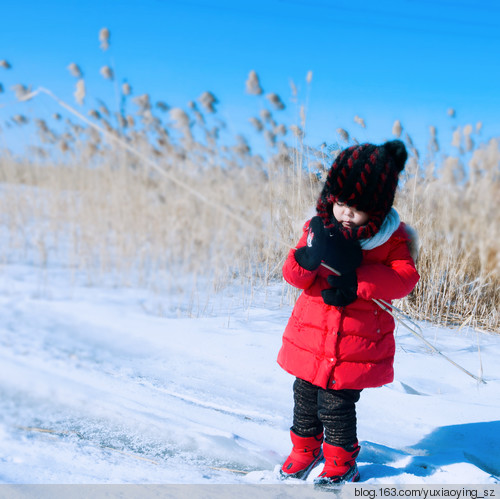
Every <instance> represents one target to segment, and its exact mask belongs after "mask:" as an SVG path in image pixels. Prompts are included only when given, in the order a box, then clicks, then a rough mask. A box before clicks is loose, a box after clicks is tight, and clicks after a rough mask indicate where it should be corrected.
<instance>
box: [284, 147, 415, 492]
mask: <svg viewBox="0 0 500 499" xmlns="http://www.w3.org/2000/svg"><path fill="white" fill-rule="evenodd" d="M407 157H408V155H407V152H406V149H405V146H404V144H403V143H402V142H401V141H399V140H394V141H390V142H386V143H385V144H383V145H380V146H375V145H372V144H362V145H359V146H353V147H350V148H348V149H346V150H344V151H343V152H342V153H341V154H340V155H339V156H338V157H337V159H336V160H335V161H334V162H333V165H332V167H331V169H330V171H329V173H328V177H327V180H326V182H325V185H324V187H323V190H322V192H321V195H320V197H319V200H318V203H317V206H316V211H317V216H315V217H313V218H312V219H311V220H310V221H309V222H308V223H306V225H305V227H304V233H303V235H302V238H301V239H300V241H299V243H298V244H297V247H296V248H295V249H293V250H291V251H290V253H289V255H288V258H287V260H286V261H285V264H284V266H283V276H284V278H285V279H286V281H287V282H288V283H290V284H291V285H293V286H295V287H297V288H299V289H302V290H303V292H302V293H301V295H300V296H299V298H298V300H297V303H296V304H295V307H294V309H293V312H292V315H291V317H290V320H289V321H288V325H287V327H286V329H285V332H284V334H283V345H282V347H281V349H280V352H279V354H278V363H279V364H280V366H281V367H282V368H283V369H285V370H286V371H287V372H289V373H290V374H292V375H294V376H296V380H295V382H294V385H293V393H294V409H293V426H292V427H291V431H290V434H291V440H292V444H293V449H292V451H291V453H290V455H289V456H288V458H287V459H286V461H285V463H284V464H283V466H282V467H281V470H280V474H281V476H282V477H283V478H289V477H293V478H302V479H305V478H307V475H308V474H309V472H310V471H311V469H312V468H313V467H314V466H315V465H316V464H317V463H318V462H319V461H320V460H321V459H322V457H323V455H324V458H325V465H324V468H323V471H322V472H321V474H320V475H319V477H317V478H316V479H315V483H316V484H319V485H327V486H328V484H335V483H344V482H355V481H358V480H359V472H358V469H357V466H356V461H355V460H356V457H357V455H358V454H359V451H360V446H359V444H358V439H357V435H356V409H355V404H356V402H357V401H358V400H359V397H360V392H361V390H362V389H364V388H368V387H376V386H381V385H384V384H386V383H390V382H391V381H392V380H393V379H394V370H393V361H394V353H395V342H394V335H393V332H394V320H393V318H392V316H391V315H390V314H389V313H387V312H384V311H383V310H382V309H381V308H380V307H379V306H378V305H377V304H376V303H375V302H374V301H373V300H372V298H375V299H377V298H378V299H383V300H386V301H390V300H393V299H397V298H402V297H404V296H406V295H407V294H409V293H410V292H411V291H412V289H413V288H414V287H415V285H416V283H417V281H418V279H419V275H418V273H417V271H416V269H415V264H414V262H413V259H412V257H411V256H410V252H409V249H408V242H409V237H408V235H407V232H406V230H405V225H404V224H403V223H400V221H399V215H398V213H397V212H396V211H395V210H394V209H393V208H392V204H393V201H394V195H395V191H396V188H397V184H398V175H399V173H400V172H401V171H402V170H403V168H404V164H405V162H406V159H407ZM322 262H324V263H325V264H327V265H328V266H330V267H332V268H334V269H335V270H337V271H338V272H340V274H341V275H340V276H337V275H336V274H334V273H333V272H331V271H330V270H328V269H327V268H326V267H324V266H323V265H321V263H322Z"/></svg>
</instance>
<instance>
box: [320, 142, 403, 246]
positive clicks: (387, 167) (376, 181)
mask: <svg viewBox="0 0 500 499" xmlns="http://www.w3.org/2000/svg"><path fill="white" fill-rule="evenodd" d="M407 158H408V153H407V152H406V148H405V145H404V144H403V142H401V141H400V140H392V141H389V142H386V143H385V144H382V145H380V146H376V145H373V144H361V145H358V146H352V147H349V148H348V149H345V150H344V151H342V152H341V153H340V154H339V156H338V157H337V158H336V159H335V161H334V162H333V164H332V166H331V168H330V171H329V172H328V176H327V179H326V182H325V185H324V187H323V190H322V191H321V195H320V197H319V199H318V203H317V205H316V211H317V213H318V215H319V216H320V217H321V218H322V219H323V223H324V225H325V227H327V228H329V227H332V226H334V225H336V226H337V227H338V228H339V229H340V230H341V232H342V233H343V234H344V236H345V237H347V238H349V239H351V238H353V239H367V238H369V237H372V236H373V235H375V234H376V233H377V232H378V230H379V229H380V226H381V225H382V222H383V221H384V219H385V217H386V216H387V214H388V213H389V211H390V209H391V207H392V203H393V202H394V195H395V193H396V188H397V186H398V176H399V173H400V172H401V171H402V170H403V169H404V166H405V162H406V159H407ZM338 201H339V202H342V203H346V204H347V205H349V206H353V207H354V208H356V209H357V210H360V211H364V212H367V213H369V215H370V220H369V221H368V223H367V224H366V225H363V226H361V227H356V228H354V229H347V228H345V227H343V226H342V225H341V224H338V222H337V221H336V220H335V217H334V216H333V205H334V203H336V202H338Z"/></svg>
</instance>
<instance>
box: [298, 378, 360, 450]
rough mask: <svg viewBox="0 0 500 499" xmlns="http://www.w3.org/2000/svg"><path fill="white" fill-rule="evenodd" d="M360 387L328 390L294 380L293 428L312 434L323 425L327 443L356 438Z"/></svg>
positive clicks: (348, 442) (350, 441)
mask: <svg viewBox="0 0 500 499" xmlns="http://www.w3.org/2000/svg"><path fill="white" fill-rule="evenodd" d="M360 393H361V390H329V389H324V388H320V387H319V386H316V385H313V384H312V383H309V382H308V381H304V380H303V379H300V378H297V379H296V380H295V383H294V384H293V399H294V402H295V404H294V408H293V426H292V431H293V432H294V433H296V434H297V435H299V436H301V437H312V436H315V435H318V434H320V433H321V432H322V431H323V429H324V432H325V440H326V442H328V443H329V444H332V445H339V446H342V447H348V446H350V445H351V444H353V443H354V442H356V441H357V436H356V402H357V401H358V400H359V396H360Z"/></svg>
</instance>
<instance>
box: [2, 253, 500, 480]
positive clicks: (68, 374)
mask: <svg viewBox="0 0 500 499" xmlns="http://www.w3.org/2000/svg"><path fill="white" fill-rule="evenodd" d="M186 288H187V285H186ZM202 288H203V287H202V286H200V289H202ZM283 289H284V288H283V285H282V284H281V283H277V284H274V285H272V286H269V287H267V288H265V289H264V288H260V289H259V290H257V291H256V292H255V293H254V294H253V295H250V294H249V293H243V291H242V289H241V287H240V286H239V285H237V284H234V285H232V286H230V287H228V288H226V289H224V290H222V291H220V292H219V293H218V294H216V295H214V294H213V293H212V292H211V290H210V289H209V286H208V285H207V286H206V290H205V293H206V296H202V293H203V291H199V293H201V294H200V300H199V302H200V303H204V304H205V305H204V306H203V309H202V310H201V309H200V310H196V309H195V310H193V309H192V308H191V309H189V307H187V306H185V305H186V304H185V302H186V301H187V300H188V298H186V297H183V296H179V295H178V294H176V293H174V292H170V293H169V292H166V291H158V290H156V291H152V290H148V289H142V288H133V287H116V286H113V285H111V284H108V285H105V284H101V285H93V286H89V285H88V284H87V282H86V277H85V276H84V275H81V274H79V273H78V272H77V271H75V270H74V269H73V270H71V271H70V270H69V269H66V268H64V267H62V266H60V267H58V266H57V265H54V264H51V265H49V266H47V267H39V266H37V265H35V264H33V263H29V262H22V261H15V260H14V259H12V261H9V260H6V261H5V263H4V264H3V265H2V266H1V267H0V342H1V348H0V365H1V376H0V414H1V416H0V483H4V484H22V483H31V484H58V483H60V484H110V483H114V484H130V483H133V484H160V483H168V484H240V483H244V484H262V483H266V484H276V483H279V480H278V478H277V474H276V471H277V469H278V467H279V464H280V463H281V462H282V461H283V460H284V459H285V457H286V455H287V454H288V452H289V450H290V449H289V446H290V443H289V427H290V425H291V413H292V391H291V388H292V382H293V378H292V377H291V376H290V375H288V374H287V373H285V372H284V371H282V370H281V369H280V368H279V366H278V365H277V364H276V355H277V352H278V350H279V347H280V344H281V334H282V332H283V329H284V326H285V324H286V321H287V320H288V317H289V315H290V312H291V306H290V305H289V304H286V303H284V302H285V300H284V299H283ZM243 296H245V298H244V299H243V298H242V297H243ZM201 298H203V299H201ZM206 303H210V306H206ZM187 310H190V311H191V315H192V316H191V317H187V316H186V311H187ZM421 326H422V328H423V331H424V336H425V338H426V339H427V340H429V341H431V342H432V343H433V344H434V345H435V346H436V347H438V348H439V349H440V350H442V352H443V353H444V354H446V355H447V356H449V357H450V358H452V359H453V360H454V361H455V362H457V363H459V364H461V365H463V366H464V367H465V368H466V369H468V370H469V371H471V372H472V373H474V374H476V375H479V374H481V372H482V375H483V376H484V379H485V380H486V382H487V383H486V384H478V383H477V382H476V381H475V380H473V379H472V378H470V377H469V376H467V375H466V374H464V373H463V372H462V371H460V370H458V369H457V368H456V367H455V366H453V365H452V364H450V363H449V362H447V361H446V360H445V359H443V358H442V357H441V356H439V355H436V354H433V353H432V352H430V351H429V349H428V347H427V346H426V345H424V344H423V343H422V342H421V341H420V340H419V339H418V338H416V337H415V336H413V335H412V334H411V333H410V332H408V331H406V330H405V329H404V328H401V327H400V328H399V329H398V331H397V345H398V347H397V354H396V364H395V368H396V379H395V381H394V383H392V384H390V385H388V386H384V387H381V388H377V389H367V390H364V391H363V393H362V395H361V400H360V402H359V404H358V426H359V428H358V435H359V439H360V442H361V446H362V450H361V453H360V456H359V458H358V462H359V468H360V472H361V479H362V482H363V483H367V484H382V483H383V484H471V483H474V484H475V483H477V484H487V483H498V478H495V476H499V475H500V451H499V449H500V421H499V417H498V415H499V410H500V398H499V393H500V363H499V362H498V359H499V358H500V335H498V334H487V333H482V332H475V331H473V330H471V329H463V330H460V331H457V330H452V329H444V328H437V327H433V326H432V325H429V324H421ZM479 352H480V353H479ZM481 370H482V371H481ZM231 470H234V471H231ZM241 471H244V472H247V473H240V472H241ZM318 472H319V469H318V470H317V471H316V474H317V473H318ZM313 478H314V476H313V475H311V476H310V478H309V480H312V479H313Z"/></svg>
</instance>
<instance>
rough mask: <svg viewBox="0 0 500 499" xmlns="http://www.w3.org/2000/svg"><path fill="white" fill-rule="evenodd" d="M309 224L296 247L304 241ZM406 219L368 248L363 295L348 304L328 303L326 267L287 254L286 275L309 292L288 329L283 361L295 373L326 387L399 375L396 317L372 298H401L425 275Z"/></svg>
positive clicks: (363, 384)
mask: <svg viewBox="0 0 500 499" xmlns="http://www.w3.org/2000/svg"><path fill="white" fill-rule="evenodd" d="M307 227H308V224H306V226H305V227H304V234H303V235H302V237H301V239H300V241H299V243H298V244H297V248H300V247H302V246H305V244H306V239H307ZM407 242H408V235H407V233H406V231H405V228H404V224H401V225H400V226H399V228H398V229H397V230H396V232H394V234H393V235H392V236H391V238H390V239H389V240H388V241H387V242H385V243H384V244H382V245H381V246H378V247H377V248H374V249H372V250H368V251H363V260H362V263H361V265H360V266H359V267H358V268H357V270H356V274H357V278H358V298H357V300H356V301H355V302H353V303H351V304H350V305H348V306H347V307H343V308H340V307H334V306H331V305H327V304H325V302H324V301H323V298H322V296H321V291H322V290H323V289H325V288H328V287H329V285H328V282H327V280H326V278H327V277H328V275H329V274H331V272H330V271H329V270H328V269H326V268H325V267H323V266H320V267H319V268H318V269H317V270H312V271H310V270H305V269H303V268H302V267H301V266H300V265H299V264H298V263H297V262H296V260H295V256H294V254H295V249H292V250H291V251H290V253H289V254H288V258H287V260H286V261H285V264H284V266H283V277H284V278H285V280H286V281H287V282H288V283H290V284H291V285H292V286H295V287H297V288H299V289H303V290H304V291H303V292H302V293H301V295H300V296H299V298H298V300H297V303H296V304H295V307H294V309H293V312H292V315H291V317H290V320H289V321H288V324H287V326H286V329H285V332H284V334H283V345H282V347H281V349H280V351H279V354H278V363H279V365H280V366H281V367H282V368H283V369H285V371H287V372H289V373H290V374H292V375H294V376H296V377H298V378H302V379H304V380H306V381H309V382H311V383H313V384H314V385H317V386H320V387H322V388H332V389H336V390H341V389H344V388H350V389H357V390H360V389H363V388H368V387H375V386H381V385H384V384H386V383H390V382H391V381H392V380H393V379H394V368H393V362H394V353H395V341H394V334H393V333H394V319H393V318H392V316H391V315H390V314H389V313H387V312H385V311H383V310H382V309H381V308H380V307H379V306H378V305H376V304H375V302H373V301H372V298H382V299H384V300H386V301H391V300H393V299H397V298H402V297H404V296H406V295H407V294H409V293H410V292H411V290H412V289H413V288H414V287H415V285H416V283H417V281H418V280H419V278H420V276H419V275H418V273H417V271H416V269H415V264H414V262H413V259H412V257H411V256H410V252H409V250H408V244H407Z"/></svg>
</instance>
